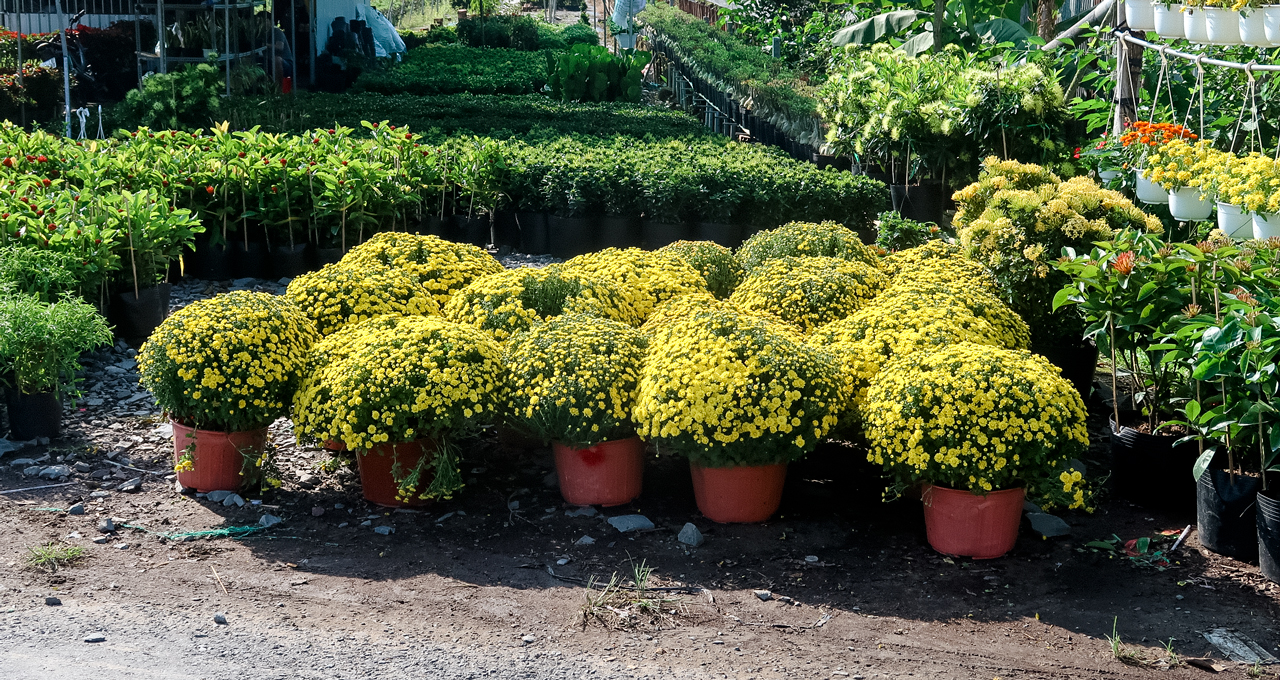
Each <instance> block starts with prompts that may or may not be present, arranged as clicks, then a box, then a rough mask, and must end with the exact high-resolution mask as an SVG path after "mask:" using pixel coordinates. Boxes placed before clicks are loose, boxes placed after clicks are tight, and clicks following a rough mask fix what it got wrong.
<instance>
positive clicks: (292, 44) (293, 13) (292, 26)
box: [289, 0, 426, 83]
mask: <svg viewBox="0 0 1280 680" xmlns="http://www.w3.org/2000/svg"><path fill="white" fill-rule="evenodd" d="M295 1H296V0H289V49H291V50H293V80H294V82H295V83H296V82H297V81H298V10H297V8H296V7H294V3H295ZM423 7H426V4H425V3H424V4H423Z"/></svg>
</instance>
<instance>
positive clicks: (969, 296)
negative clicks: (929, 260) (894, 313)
mask: <svg viewBox="0 0 1280 680" xmlns="http://www.w3.org/2000/svg"><path fill="white" fill-rule="evenodd" d="M984 284H985V282H974V281H972V280H971V279H968V278H964V277H957V278H955V279H953V280H947V279H946V278H945V275H943V276H940V277H939V279H938V280H937V281H933V282H927V281H915V280H906V281H901V282H898V283H894V284H893V285H892V286H889V288H888V290H886V291H885V292H884V293H883V294H882V295H881V296H880V297H879V298H876V303H884V304H886V305H895V304H896V305H899V306H901V307H903V308H906V307H908V306H909V307H912V308H916V309H930V308H940V307H957V308H960V309H963V310H965V311H967V312H968V313H969V314H971V315H973V316H975V317H977V318H979V319H981V320H983V321H984V322H986V323H987V324H988V325H989V326H990V327H991V331H992V333H994V334H995V335H994V336H993V337H994V338H995V339H996V340H998V341H999V346H1000V347H1007V348H1009V349H1029V348H1030V347H1031V329H1030V327H1028V326H1027V322H1026V321H1023V320H1022V317H1020V316H1018V315H1017V314H1015V313H1014V311H1013V310H1012V309H1009V305H1006V304H1005V303H1004V302H1003V301H1002V300H1000V298H998V297H996V296H995V295H993V294H992V292H991V290H990V289H989V288H988V286H986V285H984Z"/></svg>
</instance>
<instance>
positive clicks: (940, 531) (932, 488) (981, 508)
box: [920, 484, 1026, 560]
mask: <svg viewBox="0 0 1280 680" xmlns="http://www.w3.org/2000/svg"><path fill="white" fill-rule="evenodd" d="M1025 495H1026V494H1025V491H1024V490H1022V489H1007V490H1005V491H992V492H991V493H989V494H987V495H986V496H978V495H975V494H972V493H970V492H968V491H961V490H958V489H948V488H947V487H944V486H937V485H934V484H926V485H925V487H924V489H923V492H922V493H921V498H920V499H921V501H923V502H924V528H925V532H926V533H927V534H928V537H929V545H931V546H933V549H934V550H937V551H938V552H940V553H942V554H944V555H952V556H955V557H971V558H973V559H975V560H990V559H995V558H997V557H1000V556H1002V555H1004V554H1005V553H1007V552H1009V551H1010V550H1012V549H1013V544H1014V543H1016V542H1017V540H1018V525H1019V524H1020V523H1021V522H1022V501H1023V498H1025Z"/></svg>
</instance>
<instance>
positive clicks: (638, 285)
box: [562, 248, 707, 326]
mask: <svg viewBox="0 0 1280 680" xmlns="http://www.w3.org/2000/svg"><path fill="white" fill-rule="evenodd" d="M562 271H563V272H564V273H565V274H577V275H581V276H584V277H587V278H591V279H596V280H601V281H609V282H612V283H614V284H616V285H617V286H618V288H619V289H620V290H621V292H622V294H623V295H624V296H625V298H626V301H627V302H628V303H629V304H630V306H631V308H632V309H634V310H635V318H633V319H629V320H628V323H630V324H631V325H633V326H639V325H640V324H642V323H644V320H645V319H647V318H649V314H651V313H652V312H653V308H654V307H655V306H657V304H658V303H659V302H663V301H664V300H669V299H671V298H673V297H675V296H677V295H683V294H684V293H699V292H706V290H707V281H706V279H704V278H703V277H702V274H699V273H698V271H697V270H696V269H694V268H693V267H691V266H689V265H688V264H687V263H685V261H684V260H682V259H680V258H679V257H677V256H675V255H672V254H671V253H669V252H665V253H664V252H649V251H645V250H640V249H639V248H627V249H625V250H622V249H618V248H606V249H604V250H601V251H597V252H594V253H587V254H585V255H579V256H577V257H575V258H573V259H571V260H569V261H568V262H565V263H564V266H563V269H562Z"/></svg>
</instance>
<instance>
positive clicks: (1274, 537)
mask: <svg viewBox="0 0 1280 680" xmlns="http://www.w3.org/2000/svg"><path fill="white" fill-rule="evenodd" d="M1277 495H1280V494H1276V492H1275V491H1272V490H1267V491H1259V492H1258V507H1257V513H1256V517H1257V524H1258V566H1259V567H1261V568H1262V575H1263V576H1266V577H1267V578H1269V579H1271V580H1272V581H1275V582H1277V583H1280V499H1277V498H1276V496H1277Z"/></svg>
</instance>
